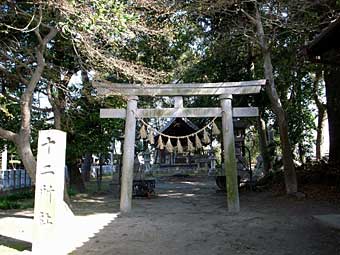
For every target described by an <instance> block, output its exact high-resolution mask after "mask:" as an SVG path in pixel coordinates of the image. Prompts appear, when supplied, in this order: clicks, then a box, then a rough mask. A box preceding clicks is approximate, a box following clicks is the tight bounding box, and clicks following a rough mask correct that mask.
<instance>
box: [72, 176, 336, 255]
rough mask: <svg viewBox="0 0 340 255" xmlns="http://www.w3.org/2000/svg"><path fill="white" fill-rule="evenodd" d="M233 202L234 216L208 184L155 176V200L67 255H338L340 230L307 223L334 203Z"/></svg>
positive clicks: (257, 195)
mask: <svg viewBox="0 0 340 255" xmlns="http://www.w3.org/2000/svg"><path fill="white" fill-rule="evenodd" d="M104 199H108V198H104ZM240 202H241V213H239V214H238V215H232V214H229V213H228V212H227V204H226V198H225V194H224V193H222V192H216V186H215V183H214V180H213V179H209V178H189V179H183V178H182V179H181V178H170V179H163V180H160V181H158V183H157V197H156V198H152V199H135V200H134V201H133V212H132V213H131V214H130V215H125V216H120V217H118V218H117V219H115V220H114V221H112V222H111V223H109V224H108V225H107V226H106V227H104V229H102V230H101V231H100V232H99V233H97V234H96V235H95V237H93V238H92V239H90V240H89V241H88V242H87V243H85V244H84V245H83V246H82V247H81V248H78V249H77V250H76V251H74V252H73V253H72V254H79V255H83V254H91V255H92V254H93V255H101V254H103V255H104V254H107V255H109V254H110V255H111V254H117V255H118V254H124V255H125V254H126V255H133V254H148V255H150V254H163V255H174V254H177V255H182V254H183V255H184V254H195V255H200V254H202V255H203V254H204V255H206V254H216V255H217V254H224V255H228V254H230V255H231V254H244V255H248V254H249V255H250V254H252V255H255V254H258V255H266V254H268V255H281V254H282V255H288V254H297V255H312V254H318V255H321V254H324V255H336V254H340V233H339V232H338V231H336V230H332V229H330V228H327V227H324V226H322V225H320V224H319V223H318V222H316V221H315V220H314V219H313V218H312V215H317V214H330V213H340V209H339V208H337V206H336V205H332V204H329V203H327V202H321V201H318V202H317V201H312V200H309V199H308V198H307V199H303V200H297V199H296V198H289V197H287V196H274V195H273V194H272V193H270V192H249V191H247V192H242V193H241V197H240ZM113 203H117V202H113ZM112 208H114V207H112ZM102 210H103V208H102Z"/></svg>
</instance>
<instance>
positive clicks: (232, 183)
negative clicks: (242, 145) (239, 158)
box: [220, 95, 240, 213]
mask: <svg viewBox="0 0 340 255" xmlns="http://www.w3.org/2000/svg"><path fill="white" fill-rule="evenodd" d="M220 100H221V109H222V134H223V146H224V151H223V157H224V168H225V175H226V186H227V201H228V211H229V212H233V213H237V212H239V211H240V201H239V194H238V181H237V165H236V158H235V141H234V127H233V111H232V104H231V103H232V95H221V96H220Z"/></svg>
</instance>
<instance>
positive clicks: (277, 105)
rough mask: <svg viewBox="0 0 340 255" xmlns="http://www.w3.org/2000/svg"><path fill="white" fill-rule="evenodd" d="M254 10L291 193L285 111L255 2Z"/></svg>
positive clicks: (293, 180)
mask: <svg viewBox="0 0 340 255" xmlns="http://www.w3.org/2000/svg"><path fill="white" fill-rule="evenodd" d="M255 12H256V18H255V24H256V32H257V37H258V40H259V44H260V47H261V50H262V54H263V60H264V64H263V66H264V75H265V78H266V79H267V86H266V91H267V94H268V96H269V99H270V103H271V106H272V110H273V112H274V113H275V115H276V117H277V119H278V125H279V131H280V140H281V148H282V157H283V165H284V176H285V185H286V192H287V194H293V193H296V192H297V179H296V173H295V167H294V162H293V155H292V152H291V146H290V143H289V139H288V124H287V117H286V112H285V111H284V110H283V107H282V104H281V100H280V98H279V96H278V94H277V91H276V87H275V81H274V74H273V66H272V61H271V54H270V50H269V47H268V43H267V39H266V38H265V34H264V29H263V24H262V20H261V16H260V13H259V10H258V7H257V4H255Z"/></svg>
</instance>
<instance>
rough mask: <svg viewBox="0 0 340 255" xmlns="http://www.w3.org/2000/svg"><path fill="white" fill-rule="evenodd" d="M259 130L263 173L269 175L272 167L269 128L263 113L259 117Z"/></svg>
mask: <svg viewBox="0 0 340 255" xmlns="http://www.w3.org/2000/svg"><path fill="white" fill-rule="evenodd" d="M257 130H258V133H259V143H260V152H261V155H262V160H263V174H264V175H267V174H268V173H269V170H270V168H271V163H270V155H269V152H268V141H267V135H266V134H267V128H266V123H265V121H264V120H263V119H262V118H261V115H260V116H258V117H257Z"/></svg>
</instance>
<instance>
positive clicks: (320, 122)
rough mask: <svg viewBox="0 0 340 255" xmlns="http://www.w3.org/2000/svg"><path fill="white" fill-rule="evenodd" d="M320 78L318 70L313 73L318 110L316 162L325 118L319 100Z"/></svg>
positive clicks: (323, 109)
mask: <svg viewBox="0 0 340 255" xmlns="http://www.w3.org/2000/svg"><path fill="white" fill-rule="evenodd" d="M321 76H322V70H321V69H318V70H317V71H316V73H315V78H314V82H313V97H314V101H315V104H316V107H317V108H318V123H317V128H316V144H315V146H316V148H315V157H316V160H320V159H321V145H322V130H323V123H324V120H325V117H326V109H327V108H326V105H325V104H324V103H322V101H321V100H320V98H319V83H320V80H321Z"/></svg>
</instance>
